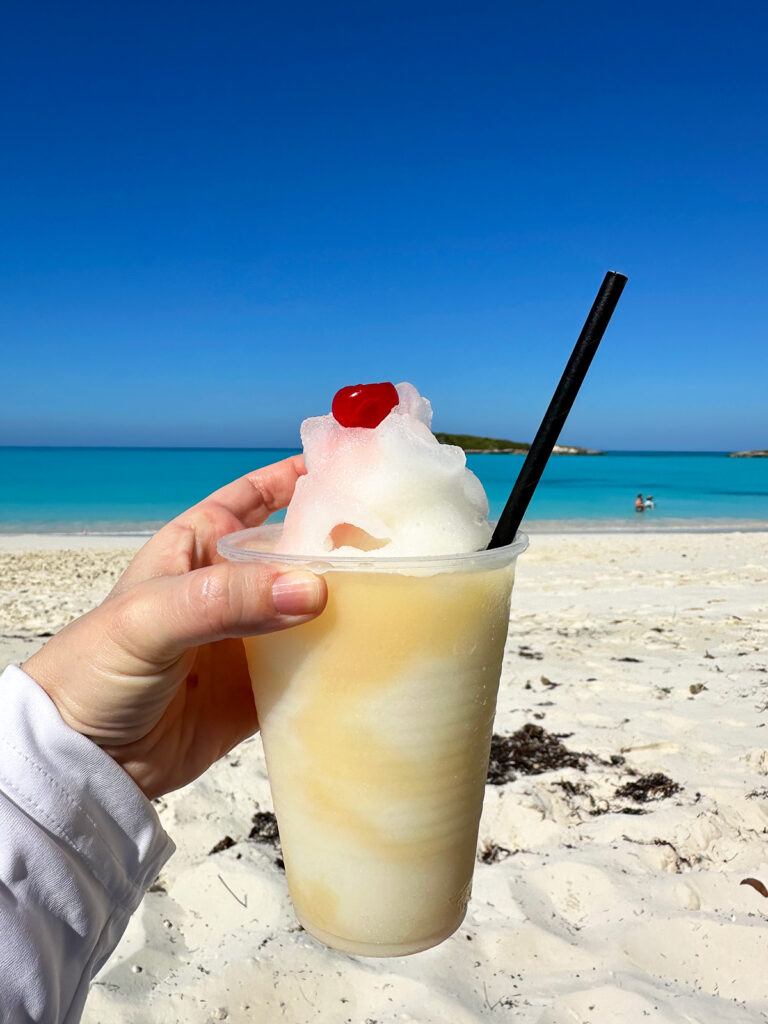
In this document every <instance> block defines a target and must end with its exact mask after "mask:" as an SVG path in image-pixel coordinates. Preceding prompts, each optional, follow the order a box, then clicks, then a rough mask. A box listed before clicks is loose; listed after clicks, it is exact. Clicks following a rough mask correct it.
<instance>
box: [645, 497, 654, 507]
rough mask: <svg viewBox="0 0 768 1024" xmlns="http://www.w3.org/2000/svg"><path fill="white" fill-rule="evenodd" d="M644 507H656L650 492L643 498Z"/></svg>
mask: <svg viewBox="0 0 768 1024" xmlns="http://www.w3.org/2000/svg"><path fill="white" fill-rule="evenodd" d="M645 508H656V502H655V501H654V500H653V495H652V494H649V495H648V496H647V498H646V499H645Z"/></svg>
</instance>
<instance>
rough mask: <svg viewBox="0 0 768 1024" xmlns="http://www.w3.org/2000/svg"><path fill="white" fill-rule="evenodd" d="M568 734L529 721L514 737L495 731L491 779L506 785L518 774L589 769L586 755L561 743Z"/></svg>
mask: <svg viewBox="0 0 768 1024" xmlns="http://www.w3.org/2000/svg"><path fill="white" fill-rule="evenodd" d="M565 735H567V734H563V733H560V734H557V733H551V732H547V731H546V729H543V728H542V727H541V726H540V725H533V723H531V722H528V723H526V724H525V725H524V726H523V727H522V729H518V730H517V732H514V733H512V735H511V736H499V735H496V734H494V736H493V738H492V739H491V759H490V763H489V765H488V782H489V783H490V784H491V785H492V786H502V785H504V783H505V782H512V781H513V779H516V778H517V775H518V774H520V775H541V774H542V773H543V772H551V771H556V770H557V769H559V768H578V769H580V770H581V771H585V770H586V767H587V759H586V756H585V755H584V754H579V753H577V752H576V751H573V750H568V748H567V747H566V746H565V745H564V744H563V743H562V742H561V740H562V739H563V738H564V737H565Z"/></svg>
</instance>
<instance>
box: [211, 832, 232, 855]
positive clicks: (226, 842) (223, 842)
mask: <svg viewBox="0 0 768 1024" xmlns="http://www.w3.org/2000/svg"><path fill="white" fill-rule="evenodd" d="M234 845H235V840H234V839H233V838H232V836H224V838H223V839H220V840H219V841H218V843H216V845H215V846H214V847H213V849H211V850H209V851H208V856H209V857H210V856H211V854H212V853H221V852H222V850H228V849H229V848H230V846H234Z"/></svg>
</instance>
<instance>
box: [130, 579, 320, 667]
mask: <svg viewBox="0 0 768 1024" xmlns="http://www.w3.org/2000/svg"><path fill="white" fill-rule="evenodd" d="M326 598H327V590H326V585H325V580H324V579H323V578H322V577H321V576H316V575H315V574H314V573H311V572H308V571H306V570H294V571H289V572H286V571H285V570H281V569H280V568H278V567H277V566H252V565H243V564H238V563H232V562H223V563H220V564H219V565H212V566H208V567H206V568H205V569H198V570H197V571H195V572H189V573H185V574H184V575H182V576H163V577H159V578H157V579H153V580H148V581H146V582H144V583H141V584H139V585H138V586H136V587H132V588H131V589H130V590H129V591H126V592H125V593H124V594H122V595H121V596H120V597H119V598H117V599H116V600H115V602H113V607H112V614H113V622H112V628H111V630H110V632H111V634H112V639H113V640H115V641H116V642H118V643H119V644H121V645H122V646H123V647H127V648H128V649H130V650H131V651H132V652H133V653H134V654H135V655H136V656H137V657H139V658H141V659H143V660H145V661H149V662H150V663H152V664H153V665H155V666H157V667H162V666H164V665H166V664H170V663H171V662H173V661H174V660H175V659H176V658H178V657H179V656H180V655H181V654H183V653H184V651H186V650H188V649H189V648H192V647H198V646H200V645H201V644H205V643H212V642H214V641H217V640H224V639H227V638H231V637H244V636H251V635H254V634H259V633H269V632H273V631H274V630H279V629H286V628H288V627H290V626H297V625H300V624H301V623H303V622H308V621H309V620H310V619H313V618H314V617H315V616H316V615H318V614H319V613H320V612H321V611H322V610H323V609H324V608H325V603H326Z"/></svg>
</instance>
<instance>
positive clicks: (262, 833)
mask: <svg viewBox="0 0 768 1024" xmlns="http://www.w3.org/2000/svg"><path fill="white" fill-rule="evenodd" d="M248 838H249V839H255V840H256V842H257V843H266V845H267V846H273V847H274V848H275V849H276V850H279V849H280V833H279V832H278V830H277V818H276V817H275V816H274V814H273V813H272V812H271V811H257V812H256V813H255V814H254V816H253V828H252V829H251V831H250V832H249V833H248Z"/></svg>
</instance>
